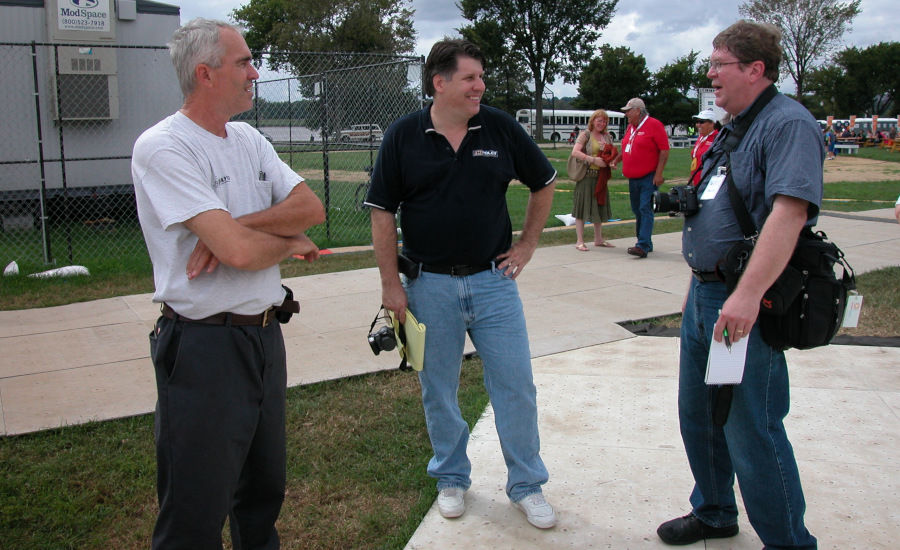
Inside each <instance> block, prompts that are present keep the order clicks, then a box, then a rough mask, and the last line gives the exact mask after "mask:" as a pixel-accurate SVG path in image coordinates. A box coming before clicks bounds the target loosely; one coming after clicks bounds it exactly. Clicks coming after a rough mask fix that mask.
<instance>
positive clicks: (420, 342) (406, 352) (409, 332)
mask: <svg viewBox="0 0 900 550" xmlns="http://www.w3.org/2000/svg"><path fill="white" fill-rule="evenodd" d="M390 316H391V324H392V325H393V326H394V332H395V333H396V334H398V335H399V334H400V331H401V330H402V331H403V335H404V336H406V338H405V339H404V338H398V342H397V351H399V352H400V357H402V358H404V359H406V362H407V363H408V364H409V366H411V367H412V368H413V370H415V371H420V370H422V369H423V368H424V367H425V325H423V324H422V323H420V322H418V321H417V320H416V318H415V316H414V315H413V314H412V312H411V311H410V310H409V308H407V309H406V322H405V323H403V324H402V325H401V324H400V321H398V320H397V318H396V317H394V313H393V312H390ZM404 340H405V342H404Z"/></svg>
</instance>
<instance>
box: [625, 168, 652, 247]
mask: <svg viewBox="0 0 900 550" xmlns="http://www.w3.org/2000/svg"><path fill="white" fill-rule="evenodd" d="M655 174H656V172H650V173H649V174H647V175H646V176H644V177H642V178H636V179H629V180H628V193H629V194H630V195H631V211H632V212H634V218H635V219H634V222H635V223H634V232H635V235H636V236H637V246H639V247H641V248H643V249H644V251H645V252H652V251H653V194H654V193H656V191H657V188H656V186H655V185H653V176H654V175H655Z"/></svg>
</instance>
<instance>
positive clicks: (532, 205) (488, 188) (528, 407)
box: [366, 40, 556, 529]
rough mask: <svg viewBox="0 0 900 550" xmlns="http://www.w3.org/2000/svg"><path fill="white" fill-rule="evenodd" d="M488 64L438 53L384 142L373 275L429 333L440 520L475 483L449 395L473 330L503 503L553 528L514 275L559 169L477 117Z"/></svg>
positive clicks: (373, 193) (398, 310) (376, 189)
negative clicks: (513, 212)
mask: <svg viewBox="0 0 900 550" xmlns="http://www.w3.org/2000/svg"><path fill="white" fill-rule="evenodd" d="M482 67H483V56H482V54H481V52H480V51H479V50H478V48H477V47H476V46H475V45H473V44H471V43H469V42H466V41H464V40H443V41H441V42H438V43H437V44H435V45H434V47H433V48H432V49H431V53H430V54H429V56H428V60H427V61H426V63H425V91H426V93H427V94H428V95H431V96H433V97H434V102H433V103H432V104H431V105H430V106H428V107H426V108H425V109H423V110H421V111H419V112H416V113H413V114H411V115H407V116H406V117H404V118H402V119H400V120H398V121H397V122H396V123H394V124H393V125H392V126H391V127H390V128H389V129H388V131H387V132H386V133H385V135H384V140H383V142H382V145H381V150H380V151H379V154H378V160H377V162H376V163H375V170H374V172H373V173H372V186H371V189H370V191H369V195H368V197H367V199H366V204H367V205H368V206H369V207H371V212H372V238H373V242H374V243H375V257H376V260H377V261H378V269H379V271H380V272H381V288H382V303H383V304H384V307H385V308H386V309H388V310H390V311H392V312H394V314H396V315H397V316H398V317H399V319H400V321H401V322H403V321H404V320H405V316H406V315H405V314H406V308H407V307H409V310H410V311H411V312H412V313H413V314H414V315H415V316H416V318H417V319H418V320H419V321H420V322H422V323H423V324H425V326H426V327H427V333H426V345H425V367H424V369H423V370H422V371H421V372H420V373H419V380H420V382H421V384H422V402H423V405H424V407H425V418H426V421H427V424H428V434H429V436H430V438H431V446H432V449H433V450H434V456H433V457H432V459H431V460H430V461H429V463H428V474H429V475H430V476H432V477H434V478H436V479H437V480H438V481H437V488H438V491H439V494H438V509H439V510H440V513H441V515H443V516H444V517H448V518H449V517H459V516H461V515H462V514H463V513H464V512H465V491H466V490H467V489H468V488H469V486H470V485H471V483H472V481H471V478H470V473H471V469H472V468H471V463H470V462H469V459H468V457H467V455H466V445H467V443H468V439H469V430H468V426H467V424H466V422H465V421H464V420H463V418H462V415H461V414H460V411H459V405H458V402H457V396H456V393H457V389H458V388H459V374H460V367H461V363H462V353H463V346H464V344H465V337H466V333H467V332H468V334H469V336H470V338H471V339H472V343H473V344H474V345H475V348H476V349H477V350H478V353H479V355H480V356H481V358H482V361H483V363H484V373H485V375H484V376H485V387H486V388H487V390H488V394H489V395H490V398H491V404H492V405H493V408H494V413H495V418H496V425H497V433H498V434H499V436H500V444H501V447H502V450H503V457H504V459H505V461H506V465H507V468H508V477H507V483H506V493H507V495H508V496H509V498H510V500H511V501H512V502H513V505H514V506H516V507H517V508H519V509H520V510H522V511H523V512H525V515H526V517H527V519H528V521H529V522H531V524H532V525H534V526H536V527H539V528H542V529H546V528H549V527H553V526H554V525H556V515H555V513H554V512H553V508H552V507H551V506H550V505H549V504H548V503H547V501H546V500H545V499H544V496H543V493H542V491H541V486H542V485H543V484H544V483H546V482H547V479H548V475H547V469H546V468H545V467H544V463H543V461H542V460H541V457H540V438H539V436H538V428H537V399H536V390H535V386H534V382H533V379H532V373H531V352H530V351H529V346H528V334H527V331H526V328H525V315H524V312H523V309H522V302H521V300H520V298H519V292H518V287H517V286H516V282H515V278H516V277H518V275H519V274H520V273H521V272H522V268H523V267H524V266H525V265H526V264H527V263H528V262H529V261H530V260H531V256H532V255H533V254H534V249H535V247H536V246H537V243H538V237H539V236H540V234H541V231H542V230H543V228H544V224H545V222H546V220H547V215H548V214H549V212H550V206H551V204H552V201H553V189H554V185H555V184H554V182H555V179H556V171H555V170H554V169H553V167H552V166H551V165H550V163H549V162H548V161H547V158H546V157H545V156H544V154H543V153H542V152H541V151H540V149H539V148H538V147H537V145H536V144H535V143H534V141H533V140H532V139H531V138H530V137H529V136H528V134H527V133H525V131H524V130H523V129H522V127H521V126H520V125H519V124H518V123H517V122H516V121H515V120H514V119H513V118H512V117H510V116H509V115H507V114H506V113H503V112H501V111H498V110H497V109H493V108H490V107H486V106H482V105H481V104H480V102H481V96H482V94H483V93H484V80H483V79H482V77H483V75H484V71H483V68H482ZM512 179H518V180H519V181H521V182H523V183H524V184H525V185H526V186H528V188H529V189H530V190H531V196H530V198H529V201H528V209H527V212H526V215H525V225H524V228H523V230H522V235H521V237H520V238H519V240H518V241H516V242H515V243H513V241H512V223H511V222H510V219H509V212H508V210H507V206H506V190H507V188H508V187H509V182H510V181H511V180H512ZM401 205H402V208H403V215H402V217H401V226H402V230H403V253H404V255H406V256H407V257H409V258H410V259H411V260H412V261H413V262H415V263H416V264H417V268H416V269H415V270H414V271H413V272H409V273H405V274H404V278H403V280H402V283H401V278H400V274H399V272H398V267H397V226H396V223H395V218H394V215H395V213H396V212H397V210H398V209H399V208H400V207H401Z"/></svg>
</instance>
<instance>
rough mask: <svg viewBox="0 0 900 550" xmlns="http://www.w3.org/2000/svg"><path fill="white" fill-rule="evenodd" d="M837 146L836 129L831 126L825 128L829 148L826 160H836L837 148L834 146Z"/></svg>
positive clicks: (826, 143) (826, 142)
mask: <svg viewBox="0 0 900 550" xmlns="http://www.w3.org/2000/svg"><path fill="white" fill-rule="evenodd" d="M836 144H837V134H835V133H834V128H832V127H831V126H829V127H828V128H825V145H826V146H827V147H828V154H827V155H826V156H825V160H834V157H835V156H836V154H835V148H834V146H835V145H836Z"/></svg>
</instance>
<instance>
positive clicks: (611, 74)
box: [575, 44, 650, 111]
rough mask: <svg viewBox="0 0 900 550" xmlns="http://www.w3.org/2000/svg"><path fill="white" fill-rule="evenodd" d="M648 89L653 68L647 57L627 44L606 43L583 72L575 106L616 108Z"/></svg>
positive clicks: (640, 95)
mask: <svg viewBox="0 0 900 550" xmlns="http://www.w3.org/2000/svg"><path fill="white" fill-rule="evenodd" d="M649 91H650V71H649V70H647V60H646V59H645V58H644V56H643V55H635V53H634V52H633V51H631V49H629V48H628V47H626V46H619V47H617V48H613V47H612V46H610V45H609V44H604V45H603V46H602V47H601V48H600V55H598V56H597V57H595V58H594V59H592V60H591V62H590V63H589V64H588V66H587V67H586V68H585V69H584V71H583V72H582V73H581V79H580V81H579V84H578V96H579V97H578V99H577V100H576V101H575V106H576V107H577V108H579V109H611V110H613V111H617V110H619V108H621V107H622V105H625V104H626V103H627V102H628V100H629V99H631V98H632V97H644V96H646V95H647V93H648V92H649Z"/></svg>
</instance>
